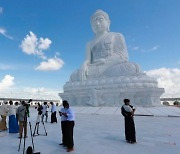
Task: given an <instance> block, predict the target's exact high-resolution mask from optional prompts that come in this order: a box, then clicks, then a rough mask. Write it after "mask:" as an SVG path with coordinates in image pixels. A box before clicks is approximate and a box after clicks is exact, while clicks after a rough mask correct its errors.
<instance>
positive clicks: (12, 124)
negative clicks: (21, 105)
mask: <svg viewBox="0 0 180 154" xmlns="http://www.w3.org/2000/svg"><path fill="white" fill-rule="evenodd" d="M9 104H10V105H9V106H8V109H9V112H8V113H9V133H18V131H19V126H18V123H17V119H16V117H15V115H16V106H15V105H13V101H11V100H10V101H9Z"/></svg>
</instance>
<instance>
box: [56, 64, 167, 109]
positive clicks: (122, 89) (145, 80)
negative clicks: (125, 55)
mask: <svg viewBox="0 0 180 154" xmlns="http://www.w3.org/2000/svg"><path fill="white" fill-rule="evenodd" d="M121 65H122V66H121V67H120V66H119V67H117V68H118V71H115V69H112V70H111V69H110V70H109V72H107V71H106V72H104V73H101V77H100V78H99V79H97V78H94V76H95V75H93V77H91V76H89V79H88V80H84V81H68V82H67V83H66V84H65V85H64V93H60V94H59V96H60V97H61V98H62V99H63V100H67V101H68V102H69V103H70V104H71V105H72V106H120V105H122V104H124V103H123V100H124V99H125V98H128V99H130V100H131V103H132V104H133V105H138V106H157V105H160V96H161V95H162V93H163V92H164V89H163V88H158V87H157V81H156V80H155V79H153V78H150V77H148V76H147V75H146V74H145V73H140V72H139V69H138V66H136V65H135V64H134V65H133V63H129V62H128V63H121ZM127 66H131V67H127ZM120 68H121V69H120ZM122 70H123V71H122ZM111 72H112V73H113V72H116V74H117V75H115V74H113V76H111V75H112V73H111ZM118 72H119V73H118ZM120 72H122V73H120ZM94 73H97V72H94ZM91 74H92V73H91Z"/></svg>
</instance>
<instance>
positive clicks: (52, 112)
mask: <svg viewBox="0 0 180 154" xmlns="http://www.w3.org/2000/svg"><path fill="white" fill-rule="evenodd" d="M50 104H51V123H53V122H56V123H57V118H56V106H55V105H54V103H53V102H50Z"/></svg>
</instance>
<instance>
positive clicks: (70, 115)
mask: <svg viewBox="0 0 180 154" xmlns="http://www.w3.org/2000/svg"><path fill="white" fill-rule="evenodd" d="M66 113H67V116H68V117H67V121H74V120H75V114H74V111H73V110H72V109H71V108H68V109H66Z"/></svg>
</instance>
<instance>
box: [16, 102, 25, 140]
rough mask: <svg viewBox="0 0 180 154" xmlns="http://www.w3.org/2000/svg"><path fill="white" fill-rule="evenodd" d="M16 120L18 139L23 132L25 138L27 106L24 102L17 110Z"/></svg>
mask: <svg viewBox="0 0 180 154" xmlns="http://www.w3.org/2000/svg"><path fill="white" fill-rule="evenodd" d="M17 114H18V120H19V138H22V133H23V130H24V138H26V137H27V104H25V101H22V102H21V105H20V106H19V107H18V109H17Z"/></svg>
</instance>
